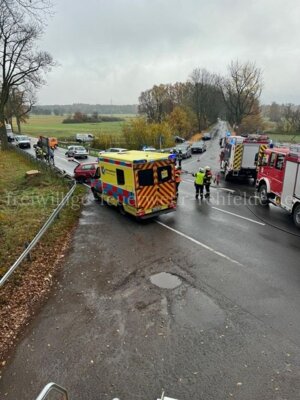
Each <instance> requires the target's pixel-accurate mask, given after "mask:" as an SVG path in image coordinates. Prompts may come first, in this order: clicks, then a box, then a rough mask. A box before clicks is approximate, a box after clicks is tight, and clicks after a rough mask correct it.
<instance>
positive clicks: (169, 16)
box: [38, 0, 300, 104]
mask: <svg viewBox="0 0 300 400" xmlns="http://www.w3.org/2000/svg"><path fill="white" fill-rule="evenodd" d="M56 2H57V4H56V5H55V14H54V16H53V17H52V19H51V20H50V21H49V23H48V27H47V28H46V34H45V36H44V38H43V40H42V43H41V46H42V48H43V50H47V51H49V52H50V53H51V54H52V55H53V56H54V58H55V60H56V61H57V62H58V63H59V64H60V66H59V67H55V68H54V69H53V70H52V72H51V73H50V74H49V75H48V77H47V85H46V86H45V87H43V88H42V89H41V90H40V91H39V94H38V98H39V103H40V104H53V103H56V104H67V103H68V104H69V103H76V102H82V103H100V104H110V102H111V101H112V103H113V104H132V103H137V102H138V96H139V95H140V93H141V92H142V91H144V90H146V89H150V88H151V87H152V86H153V85H154V84H160V83H175V82H177V81H180V82H184V81H186V80H187V79H188V77H189V75H190V74H191V72H192V71H193V69H195V68H206V69H208V70H209V71H210V72H215V73H221V74H225V73H226V70H227V66H228V64H229V63H230V61H231V60H233V59H239V60H240V61H247V60H250V61H255V62H256V65H257V66H258V67H259V68H261V69H262V71H263V77H264V90H263V94H262V102H263V103H268V102H271V101H273V100H274V101H277V102H279V103H281V102H282V103H286V102H293V103H297V104H300V87H299V86H300V85H299V73H300V23H299V21H300V1H299V0H85V1H84V0H56Z"/></svg>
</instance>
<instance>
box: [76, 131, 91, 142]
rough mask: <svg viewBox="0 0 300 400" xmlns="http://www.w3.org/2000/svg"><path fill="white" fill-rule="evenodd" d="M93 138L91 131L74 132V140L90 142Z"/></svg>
mask: <svg viewBox="0 0 300 400" xmlns="http://www.w3.org/2000/svg"><path fill="white" fill-rule="evenodd" d="M93 140H94V135H92V134H91V133H76V141H77V142H79V143H82V142H92V141H93Z"/></svg>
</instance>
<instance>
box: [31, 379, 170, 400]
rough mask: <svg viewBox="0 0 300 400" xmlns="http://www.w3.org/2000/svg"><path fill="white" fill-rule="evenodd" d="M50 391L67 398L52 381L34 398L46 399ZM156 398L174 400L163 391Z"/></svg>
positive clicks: (67, 399) (65, 391)
mask: <svg viewBox="0 0 300 400" xmlns="http://www.w3.org/2000/svg"><path fill="white" fill-rule="evenodd" d="M51 392H56V393H58V394H60V395H61V396H62V397H61V400H69V396H68V392H67V390H66V389H64V388H63V387H62V386H59V385H57V384H56V383H54V382H50V383H48V385H46V386H45V387H44V389H43V390H42V391H41V393H40V394H39V395H38V397H37V398H36V400H46V399H47V398H48V395H49V394H50V393H51ZM113 400H119V399H117V398H115V399H113ZM157 400H176V399H172V398H171V397H165V392H162V395H161V398H160V399H157Z"/></svg>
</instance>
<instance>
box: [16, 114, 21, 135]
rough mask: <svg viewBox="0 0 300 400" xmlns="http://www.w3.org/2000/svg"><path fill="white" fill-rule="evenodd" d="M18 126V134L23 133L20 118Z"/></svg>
mask: <svg viewBox="0 0 300 400" xmlns="http://www.w3.org/2000/svg"><path fill="white" fill-rule="evenodd" d="M17 125H18V133H21V121H20V118H18V117H17Z"/></svg>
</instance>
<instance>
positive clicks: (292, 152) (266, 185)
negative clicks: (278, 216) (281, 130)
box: [256, 145, 300, 228]
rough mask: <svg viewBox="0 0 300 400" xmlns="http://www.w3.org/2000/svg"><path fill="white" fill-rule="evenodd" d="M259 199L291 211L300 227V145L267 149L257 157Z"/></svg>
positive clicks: (265, 203) (262, 202) (266, 203)
mask: <svg viewBox="0 0 300 400" xmlns="http://www.w3.org/2000/svg"><path fill="white" fill-rule="evenodd" d="M258 165H259V168H258V175H257V181H256V188H257V190H258V194H259V198H260V203H261V204H262V205H264V206H266V205H268V204H269V203H273V204H275V205H276V206H279V207H282V208H283V209H285V210H286V211H288V212H289V213H291V214H292V215H293V219H294V223H295V225H296V226H297V227H298V228H300V167H299V165H300V145H295V146H291V147H290V148H287V147H285V148H273V149H266V150H265V151H264V154H263V155H262V157H261V158H260V159H259V161H258Z"/></svg>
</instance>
